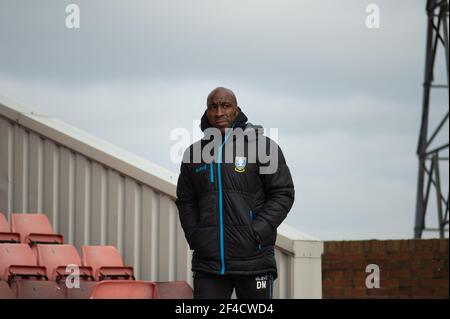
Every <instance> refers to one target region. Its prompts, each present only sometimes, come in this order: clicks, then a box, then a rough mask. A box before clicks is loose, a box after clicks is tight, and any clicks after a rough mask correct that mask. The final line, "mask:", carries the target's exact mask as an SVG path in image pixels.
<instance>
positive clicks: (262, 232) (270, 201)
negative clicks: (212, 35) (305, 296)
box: [176, 87, 295, 299]
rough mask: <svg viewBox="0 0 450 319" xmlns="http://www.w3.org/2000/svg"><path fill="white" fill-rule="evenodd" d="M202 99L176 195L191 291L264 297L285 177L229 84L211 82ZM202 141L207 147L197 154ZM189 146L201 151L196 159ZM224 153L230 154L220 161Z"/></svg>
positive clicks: (288, 183) (288, 182)
mask: <svg viewBox="0 0 450 319" xmlns="http://www.w3.org/2000/svg"><path fill="white" fill-rule="evenodd" d="M206 104H207V108H206V110H205V112H204V114H203V116H202V118H201V129H202V131H203V132H204V135H205V136H204V137H203V138H202V139H201V140H200V141H198V142H196V143H194V144H192V145H191V146H190V147H189V148H188V149H187V150H186V151H185V153H184V156H183V162H182V164H181V169H180V176H179V178H178V185H177V200H176V204H177V207H178V212H179V218H180V222H181V226H182V228H183V230H184V233H185V237H186V240H187V242H188V244H189V247H190V248H191V249H192V250H193V251H194V252H193V258H192V271H193V273H194V298H209V299H213V298H214V299H215V298H220V299H229V298H231V296H232V293H233V290H235V292H236V297H237V298H245V299H270V298H272V293H273V283H274V280H275V279H276V278H277V267H276V262H275V255H274V245H275V241H276V235H277V232H276V230H277V227H278V226H279V225H280V224H281V222H282V221H283V220H284V219H285V218H286V216H287V214H288V213H289V211H290V209H291V207H292V205H293V202H294V194H295V192H294V184H293V181H292V177H291V174H290V171H289V168H288V166H287V165H286V161H285V158H284V156H283V153H282V152H281V149H280V148H279V146H278V145H277V144H276V143H275V142H274V141H273V140H271V139H269V138H268V137H266V136H264V135H263V134H262V130H261V127H260V126H255V125H252V124H251V123H249V122H247V121H248V119H247V116H245V114H244V113H243V112H242V110H241V108H240V107H239V106H238V103H237V99H236V96H235V94H234V93H233V92H232V91H231V90H230V89H227V88H223V87H218V88H215V89H214V90H213V91H212V92H211V93H210V94H209V95H208V97H207V103H206ZM211 131H214V132H212V133H217V134H212V133H211ZM250 133H251V134H250ZM217 137H219V141H217ZM210 143H212V145H213V146H215V148H214V152H213V154H212V156H211V158H203V157H204V154H203V150H204V149H205V147H207V146H208V144H210ZM239 143H241V144H242V145H243V147H237V146H236V145H239ZM261 145H262V146H265V147H266V149H270V152H269V153H271V154H269V157H270V161H272V162H276V165H275V169H273V170H272V171H271V172H270V173H267V172H264V170H263V168H267V167H268V165H269V166H270V165H272V164H273V163H269V164H268V163H267V161H265V160H263V158H262V155H260V154H259V153H260V152H258V151H255V150H256V149H257V148H258V147H260V148H261V147H262V146H261ZM208 150H209V149H208ZM252 150H253V151H252ZM195 152H201V154H202V155H203V156H202V157H201V160H200V161H199V162H198V161H197V162H196V161H195V160H194V157H195V155H196V154H195ZM206 153H209V152H206ZM230 153H231V154H230ZM263 153H264V155H266V154H265V152H263ZM197 155H199V154H197ZM230 155H232V157H233V160H231V161H226V159H227V158H229V157H230Z"/></svg>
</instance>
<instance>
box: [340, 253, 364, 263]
mask: <svg viewBox="0 0 450 319" xmlns="http://www.w3.org/2000/svg"><path fill="white" fill-rule="evenodd" d="M342 257H343V259H345V260H346V261H352V262H353V261H354V260H365V259H366V254H364V253H347V254H345V255H343V256H342Z"/></svg>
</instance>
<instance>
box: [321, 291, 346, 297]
mask: <svg viewBox="0 0 450 319" xmlns="http://www.w3.org/2000/svg"><path fill="white" fill-rule="evenodd" d="M343 296H344V289H325V290H323V291H322V298H324V299H333V298H342V297H343Z"/></svg>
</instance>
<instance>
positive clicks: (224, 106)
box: [206, 90, 239, 133]
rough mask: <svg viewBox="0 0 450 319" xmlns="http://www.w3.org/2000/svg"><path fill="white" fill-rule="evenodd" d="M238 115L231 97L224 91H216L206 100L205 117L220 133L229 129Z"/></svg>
mask: <svg viewBox="0 0 450 319" xmlns="http://www.w3.org/2000/svg"><path fill="white" fill-rule="evenodd" d="M238 114H239V109H238V107H237V105H236V102H235V99H234V98H233V96H232V95H231V94H230V93H229V92H227V91H224V90H218V91H217V92H215V94H214V95H213V96H211V97H210V98H209V100H208V109H207V112H206V116H207V118H208V121H209V123H211V125H212V126H214V127H216V128H218V129H219V130H220V131H221V132H222V133H223V132H225V129H226V128H227V127H230V125H231V123H233V122H234V120H235V119H236V117H237V116H238Z"/></svg>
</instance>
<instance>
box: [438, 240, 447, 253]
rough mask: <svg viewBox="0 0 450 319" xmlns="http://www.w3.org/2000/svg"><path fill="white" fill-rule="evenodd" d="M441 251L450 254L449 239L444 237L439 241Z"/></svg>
mask: <svg viewBox="0 0 450 319" xmlns="http://www.w3.org/2000/svg"><path fill="white" fill-rule="evenodd" d="M439 251H440V252H443V253H447V256H448V251H449V250H448V239H442V240H440V241H439Z"/></svg>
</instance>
